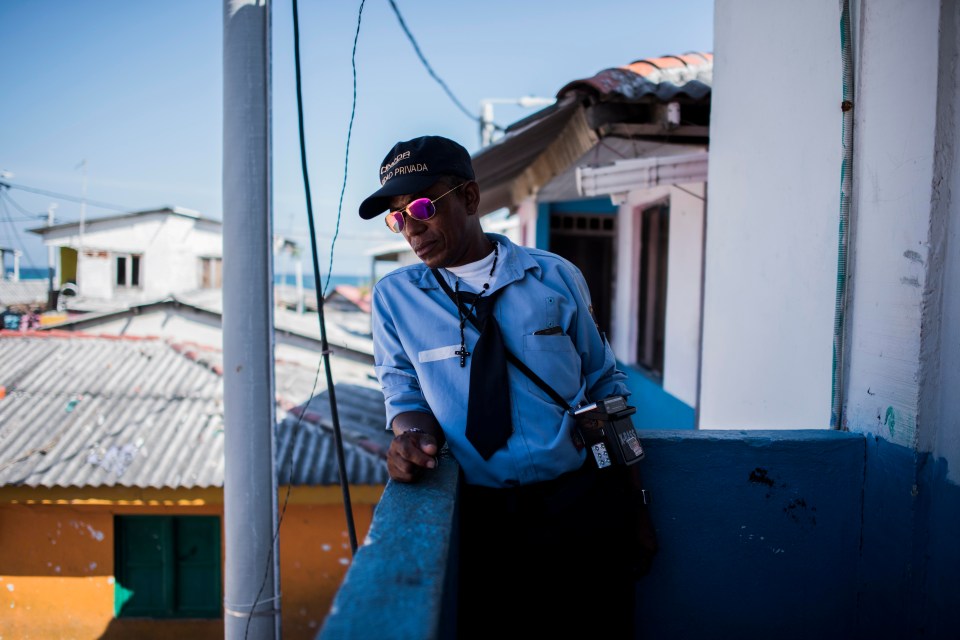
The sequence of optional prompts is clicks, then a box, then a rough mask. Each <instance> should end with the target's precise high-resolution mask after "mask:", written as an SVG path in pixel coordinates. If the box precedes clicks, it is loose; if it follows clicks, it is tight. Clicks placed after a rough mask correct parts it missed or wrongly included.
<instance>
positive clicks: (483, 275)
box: [444, 242, 500, 293]
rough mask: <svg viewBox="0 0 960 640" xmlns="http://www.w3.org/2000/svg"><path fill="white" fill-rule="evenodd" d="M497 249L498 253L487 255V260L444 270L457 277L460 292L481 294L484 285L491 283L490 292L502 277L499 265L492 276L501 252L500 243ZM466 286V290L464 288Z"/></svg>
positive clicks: (493, 252) (492, 252)
mask: <svg viewBox="0 0 960 640" xmlns="http://www.w3.org/2000/svg"><path fill="white" fill-rule="evenodd" d="M494 244H495V245H496V247H497V250H496V251H491V252H490V253H489V254H487V257H486V258H483V259H481V260H477V261H476V262H471V263H469V264H463V265H460V266H459V267H446V268H445V269H444V270H445V271H449V272H450V273H451V274H452V275H453V276H456V278H458V279H459V280H460V290H461V291H466V290H470V291H471V292H473V293H477V292H479V291H480V290H481V289H482V288H483V285H484V283H487V282H489V283H490V290H491V291H492V290H493V288H494V286H493V285H494V283H495V282H496V281H497V278H498V277H499V276H500V268H499V264H498V266H497V270H496V271H494V273H493V276H492V277H491V276H490V267H492V266H493V259H494V256H496V254H497V252H500V243H499V242H495V243H494ZM464 284H466V285H467V286H466V288H464V286H463V285H464ZM453 285H454V283H453V282H451V283H450V286H453Z"/></svg>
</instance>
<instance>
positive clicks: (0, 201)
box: [0, 198, 37, 270]
mask: <svg viewBox="0 0 960 640" xmlns="http://www.w3.org/2000/svg"><path fill="white" fill-rule="evenodd" d="M0 208H2V209H3V214H4V222H6V223H7V224H8V225H10V229H11V230H12V231H13V234H12V237H13V238H14V239H16V242H17V246H19V247H24V248H25V247H26V245H25V244H24V243H23V238H21V237H20V231H19V230H17V225H15V224H14V223H13V218H12V216H11V215H10V210H9V209H8V208H7V199H6V198H0ZM22 254H23V257H24V259H25V260H26V262H27V267H28V268H30V269H33V270H36V268H37V267H36V266H35V265H34V264H33V260H31V259H30V254H29V253H27V252H26V251H22ZM0 267H2V265H0Z"/></svg>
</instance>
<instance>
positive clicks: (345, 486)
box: [293, 0, 366, 553]
mask: <svg viewBox="0 0 960 640" xmlns="http://www.w3.org/2000/svg"><path fill="white" fill-rule="evenodd" d="M365 2H366V0H361V1H360V9H359V11H358V13H357V30H356V34H355V35H354V39H353V59H354V94H353V105H354V109H356V101H357V94H356V52H357V39H358V38H359V36H360V23H361V20H362V17H363V5H364V3H365ZM293 48H294V67H295V69H296V83H297V122H298V125H299V130H300V165H301V169H302V172H303V186H304V191H305V195H306V201H307V221H308V222H309V223H310V238H311V241H310V251H311V254H312V257H313V281H314V282H315V283H316V284H317V286H319V284H320V282H321V279H320V260H319V258H318V257H317V243H316V240H314V238H315V237H316V225H315V224H314V217H313V205H312V200H311V198H310V178H309V173H308V171H307V145H306V141H305V140H304V126H303V92H302V83H301V80H300V26H299V19H298V17H297V0H293ZM350 126H351V128H352V126H353V110H351V115H350ZM349 141H350V136H349V133H348V135H347V144H348V148H347V157H349ZM344 171H346V170H344ZM344 179H346V175H344ZM341 204H342V195H341ZM339 217H340V213H339V211H338V212H337V219H338V220H339ZM335 239H336V236H334V240H335ZM330 256H331V260H332V259H333V247H332V246H331V248H330ZM328 277H329V276H328ZM328 282H329V280H328ZM323 307H324V301H323V291H322V290H321V291H318V295H317V319H318V320H319V322H320V352H321V355H322V356H323V364H324V367H325V369H326V376H327V393H328V396H329V398H330V418H331V420H332V421H333V436H334V441H335V443H336V449H337V462H338V467H339V470H340V488H341V490H342V493H343V506H344V509H345V510H346V515H347V529H348V531H349V533H350V549H351V550H352V551H353V553H356V551H357V533H356V530H355V527H354V524H353V511H352V509H351V506H350V487H349V483H348V481H347V480H348V479H347V472H346V464H345V462H344V459H343V439H342V438H341V434H340V418H339V414H338V412H337V397H336V392H335V388H334V384H333V375H332V374H331V373H330V346H329V344H328V343H327V327H326V323H325V322H324V315H323Z"/></svg>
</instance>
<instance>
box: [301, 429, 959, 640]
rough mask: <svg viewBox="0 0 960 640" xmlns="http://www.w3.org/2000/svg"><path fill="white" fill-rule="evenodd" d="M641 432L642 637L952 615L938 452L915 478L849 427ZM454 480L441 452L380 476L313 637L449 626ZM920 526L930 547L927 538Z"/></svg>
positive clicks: (625, 544)
mask: <svg viewBox="0 0 960 640" xmlns="http://www.w3.org/2000/svg"><path fill="white" fill-rule="evenodd" d="M641 434H642V439H643V442H644V446H645V449H646V451H647V457H646V459H645V460H644V461H643V462H642V463H641V464H642V465H643V475H644V480H645V484H646V487H647V488H648V489H649V491H650V492H651V495H652V502H651V505H650V509H651V513H652V516H653V519H654V522H655V525H656V528H657V533H658V537H659V541H660V553H659V555H658V556H657V558H656V559H655V561H654V566H653V569H652V571H651V572H650V574H648V575H647V576H646V577H644V578H643V579H642V580H641V581H640V582H639V583H638V584H637V587H636V616H637V620H638V629H639V632H638V635H639V636H642V637H644V638H695V639H697V640H700V639H711V638H718V639H720V638H738V639H742V638H771V637H775V638H778V640H782V639H792V638H797V639H801V638H803V639H806V638H811V637H817V638H844V639H848V638H856V639H859V638H910V637H916V635H917V634H918V633H920V634H921V635H923V634H924V632H925V631H926V632H929V631H934V632H937V631H944V632H951V631H949V630H951V629H952V630H953V631H952V632H955V630H956V629H957V628H960V626H958V625H957V623H958V622H960V620H958V616H960V613H958V609H960V608H958V607H956V606H953V605H951V604H950V603H954V604H955V603H956V602H960V598H958V595H960V586H958V585H960V579H958V578H957V577H956V576H957V575H958V572H960V566H958V565H960V559H958V555H960V554H958V552H957V551H956V549H955V547H956V545H955V544H951V543H949V542H948V541H949V540H950V539H952V538H950V536H948V535H945V534H946V533H947V531H946V530H944V531H940V529H939V525H934V526H933V528H931V527H930V525H929V524H927V523H928V517H929V518H932V517H933V516H934V515H936V516H937V519H938V520H939V521H942V520H944V518H945V514H946V516H947V517H946V519H945V522H944V523H943V526H944V527H946V528H953V531H954V533H955V532H956V530H957V529H956V528H955V527H956V525H957V524H958V522H957V518H958V515H957V514H958V513H960V509H958V504H960V497H958V492H957V491H956V485H953V484H950V483H949V482H948V481H947V480H946V476H945V473H944V472H943V470H942V469H940V468H939V467H938V465H936V464H929V463H927V464H924V463H923V461H921V464H922V465H923V467H924V468H926V469H931V471H929V472H925V473H922V474H920V478H919V479H920V480H921V481H922V480H923V477H927V478H928V480H929V484H930V486H929V487H927V486H926V485H921V489H918V488H917V485H916V484H915V483H916V482H917V480H918V474H917V467H916V466H915V462H916V461H915V459H914V457H913V456H910V455H907V454H904V452H902V451H900V450H898V449H897V448H896V447H895V446H894V445H890V444H889V443H886V442H884V441H882V440H877V439H875V438H873V437H865V436H863V435H860V434H852V433H845V432H838V431H830V430H809V431H807V430H803V431H686V430H682V431H681V430H675V431H643V432H641ZM937 469H940V470H939V471H937ZM457 478H458V469H457V465H456V462H455V461H453V460H452V459H450V458H445V459H444V460H443V461H442V464H441V465H440V467H439V468H438V469H437V470H436V471H435V472H432V473H430V474H427V475H426V476H425V477H424V479H423V480H422V481H421V482H419V483H417V484H411V485H403V484H397V483H390V484H388V485H387V487H386V490H385V492H384V494H383V497H382V499H381V502H380V504H379V505H378V507H377V510H376V512H375V514H374V519H373V523H372V525H371V528H370V533H369V535H368V538H367V540H366V542H365V543H364V545H363V546H362V547H361V548H360V549H359V550H358V552H357V554H356V556H355V558H354V562H353V564H352V566H351V567H350V569H349V571H348V572H347V575H346V578H345V580H344V582H343V584H342V586H341V589H340V590H339V592H338V594H337V596H336V598H335V601H334V604H333V608H332V610H331V612H330V614H329V615H328V616H327V618H326V620H325V623H324V626H323V628H322V629H321V631H320V634H319V636H318V638H320V639H321V640H335V639H336V640H339V639H343V638H378V639H384V640H389V639H391V638H396V639H398V640H399V639H403V640H415V639H431V638H451V637H453V634H452V632H451V630H452V629H453V628H454V626H453V625H454V622H455V615H456V611H455V607H452V606H451V603H452V602H454V601H455V589H456V575H455V574H456V557H457V556H456V541H457V531H456V527H455V522H456V492H457V482H458V479H457ZM928 489H929V493H931V494H933V495H932V496H928V497H927V498H926V500H925V501H923V500H920V501H917V500H916V494H917V492H918V491H919V493H920V494H921V495H922V494H924V493H926V492H927V490H928ZM924 504H930V505H932V506H930V507H929V512H925V511H924V509H925V507H924ZM905 519H906V520H908V523H905V522H904V520H905ZM930 521H932V520H930ZM894 522H895V523H896V524H895V526H891V525H892V523H894ZM931 539H933V540H939V542H938V545H939V546H938V547H937V548H932V547H929V546H924V545H925V544H927V541H928V540H931ZM619 547H620V548H619V549H618V550H617V551H614V550H613V548H611V553H629V548H630V541H621V542H619ZM941 547H942V548H941ZM921 561H922V564H918V563H921ZM891 611H892V612H894V613H895V614H896V615H893V616H891V615H887V614H888V612H891ZM926 637H948V636H941V635H938V634H937V633H933V634H930V635H927V636H926Z"/></svg>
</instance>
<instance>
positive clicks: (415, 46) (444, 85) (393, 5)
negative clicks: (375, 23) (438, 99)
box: [389, 0, 503, 131]
mask: <svg viewBox="0 0 960 640" xmlns="http://www.w3.org/2000/svg"><path fill="white" fill-rule="evenodd" d="M389 2H390V7H391V8H392V9H393V12H394V13H395V14H396V15H397V20H399V21H400V27H401V28H402V29H403V32H404V33H405V34H407V39H408V40H410V44H412V45H413V50H414V51H416V52H417V57H419V58H420V62H422V63H423V66H424V67H426V69H427V73H429V74H430V77H432V78H433V79H434V80H436V81H437V83H438V84H439V85H440V86H441V87H442V88H443V90H444V91H445V92H446V94H447V95H448V96H450V99H451V100H453V103H454V104H455V105H457V107H459V109H460V110H461V111H463V112H464V113H465V114H467V117H468V118H470V119H471V120H474V121H476V122H477V123H479V124H481V125H482V124H483V119H482V118H480V117H478V116H475V115H473V114H472V113H470V111H469V110H468V109H467V108H466V107H464V106H463V104H462V103H461V102H460V101H459V100H457V97H456V96H455V95H453V92H452V91H450V87H448V86H447V83H446V82H444V81H443V80H441V79H440V76H438V75H437V74H436V73H435V72H434V70H433V67H431V66H430V63H429V62H427V59H426V58H425V57H424V56H423V53H422V52H421V51H420V46H419V45H418V44H417V41H416V39H415V38H414V37H413V34H412V33H410V29H408V28H407V23H406V22H404V20H403V16H401V15H400V9H398V8H397V3H396V2H394V0H389ZM494 127H495V128H497V129H500V130H501V131H502V130H503V129H502V128H501V127H498V126H497V125H494Z"/></svg>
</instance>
